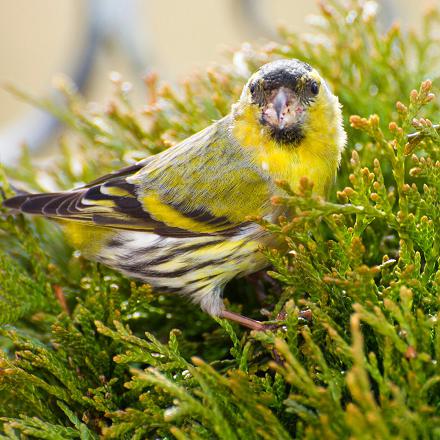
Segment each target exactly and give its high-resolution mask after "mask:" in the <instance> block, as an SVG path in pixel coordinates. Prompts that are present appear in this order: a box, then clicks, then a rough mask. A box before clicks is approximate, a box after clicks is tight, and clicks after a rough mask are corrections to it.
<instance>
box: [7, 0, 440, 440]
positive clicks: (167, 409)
mask: <svg viewBox="0 0 440 440" xmlns="http://www.w3.org/2000/svg"><path fill="white" fill-rule="evenodd" d="M313 22H314V26H315V32H314V33H313V34H308V35H303V36H299V35H298V34H296V33H295V32H291V31H287V30H284V29H282V30H281V33H280V36H281V37H280V42H278V43H271V44H268V45H266V46H264V47H259V48H251V47H249V46H248V45H246V46H244V47H243V48H242V49H241V50H240V51H238V52H236V53H235V54H234V55H233V57H232V62H227V63H225V65H224V66H221V67H216V68H213V69H211V70H208V71H207V72H204V73H200V74H197V75H194V76H193V77H192V78H191V79H190V80H188V81H185V82H183V83H182V84H181V85H180V86H179V87H178V88H177V89H172V88H171V87H170V86H168V85H166V84H163V83H161V82H160V81H159V80H158V78H157V77H156V76H154V75H149V76H148V77H147V78H146V79H145V84H146V88H147V91H148V97H147V99H146V106H145V107H143V108H140V109H139V108H134V107H133V106H132V104H131V101H130V93H133V92H130V90H129V89H130V88H129V87H128V85H127V84H126V83H125V82H124V81H123V80H122V79H121V78H120V77H119V76H118V75H116V74H113V75H112V78H111V80H112V81H113V83H114V89H115V93H114V96H113V97H112V98H111V100H110V101H109V102H108V103H107V104H106V105H105V106H102V107H99V106H97V105H94V106H91V105H88V104H87V103H85V102H83V99H82V98H81V96H79V95H78V94H77V93H76V91H75V89H74V87H73V85H72V84H70V83H69V82H68V80H66V79H62V80H60V81H59V84H58V85H59V90H60V92H61V93H62V95H63V97H64V105H59V104H57V105H55V104H53V103H52V102H49V101H43V102H42V101H35V102H36V103H37V104H38V105H39V106H41V107H43V108H45V109H46V110H48V111H50V112H52V113H54V114H55V115H56V116H57V117H59V118H60V120H62V121H63V122H64V123H65V124H66V126H67V127H68V134H67V135H66V136H65V137H64V138H63V140H62V141H61V142H60V154H59V155H57V159H56V162H54V163H53V164H51V165H50V167H48V168H49V169H48V170H47V171H45V172H44V173H43V172H38V173H35V164H33V163H32V160H31V158H30V156H29V153H28V152H27V151H24V152H23V156H22V160H21V162H20V166H18V167H16V168H14V169H3V171H2V176H1V181H2V189H3V192H4V193H5V195H8V196H9V195H12V194H13V190H12V189H11V188H10V186H9V182H14V183H15V184H16V185H20V186H22V187H23V188H29V189H33V190H44V189H47V188H46V187H45V185H47V182H48V181H50V182H51V184H52V185H54V186H56V187H58V188H59V189H68V188H70V187H72V186H76V185H79V184H80V183H81V182H87V181H89V180H92V179H93V178H96V177H97V176H99V175H101V174H102V173H103V172H105V171H111V170H114V169H116V168H118V167H121V166H123V165H126V164H128V163H130V162H132V161H134V160H136V159H139V158H141V157H144V156H146V155H148V154H150V153H156V152H158V151H161V150H163V149H165V148H167V147H168V146H170V145H172V144H175V143H176V142H178V141H179V140H181V139H184V138H186V137H187V136H188V135H190V134H192V133H194V132H196V131H198V130H200V129H202V128H204V127H205V126H206V125H208V124H209V123H210V121H212V120H213V119H218V118H220V117H222V116H223V115H225V114H226V113H228V112H229V109H230V105H231V103H232V102H233V101H234V100H235V99H237V97H238V96H239V93H240V89H241V87H242V86H243V83H244V81H245V79H246V77H247V75H248V74H249V73H250V72H252V71H253V70H254V69H255V68H256V67H257V66H259V65H261V64H263V63H264V62H267V61H269V60H271V59H274V58H280V57H289V58H292V57H295V58H299V59H302V60H305V61H308V62H310V64H312V65H313V66H315V67H316V68H317V69H319V70H320V72H321V73H322V76H323V77H324V78H326V79H327V80H328V82H329V84H330V85H331V87H332V88H333V91H334V93H335V94H336V95H338V96H339V97H340V100H341V102H342V104H343V106H344V116H345V118H346V124H345V125H346V128H347V130H348V132H349V142H348V148H347V151H346V153H345V156H344V157H343V161H342V164H341V170H340V173H339V176H338V180H337V182H336V185H335V188H334V190H333V193H332V196H331V197H330V199H329V200H328V201H324V200H322V199H319V198H316V197H315V196H313V193H312V183H311V182H308V181H306V180H303V181H302V184H301V189H300V191H299V192H298V193H294V192H292V190H291V189H290V188H289V187H288V186H287V185H286V184H285V183H283V182H280V185H281V186H282V187H283V188H284V189H285V196H283V197H277V198H275V199H274V200H272V202H273V203H274V204H280V205H286V206H289V207H291V210H292V217H290V218H282V219H280V222H279V224H276V225H275V224H266V223H263V224H264V226H265V227H266V228H268V229H269V230H271V231H272V232H273V233H274V234H277V235H279V236H282V237H283V238H284V240H285V241H286V243H287V245H288V249H287V252H285V253H283V254H281V253H280V252H278V251H275V250H272V249H266V250H264V252H265V253H266V255H267V258H268V259H269V260H270V262H271V263H272V267H271V270H270V271H269V275H270V277H271V279H272V281H271V282H267V281H261V280H260V281H258V283H259V284H260V285H259V288H258V290H260V291H261V290H262V288H263V289H264V291H265V293H266V297H265V298H264V299H261V300H260V299H259V295H257V294H256V292H255V287H254V284H255V282H254V283H252V282H250V281H249V280H238V281H234V282H233V283H231V285H230V287H229V289H228V292H227V294H226V296H227V298H226V301H228V303H229V304H228V306H229V307H230V308H231V309H233V310H237V311H242V312H243V313H246V314H247V315H250V316H254V317H256V318H258V319H261V318H262V315H261V309H263V311H264V313H265V315H266V318H265V319H276V318H277V317H282V319H284V320H285V321H284V325H283V326H282V327H280V328H279V329H278V330H274V331H267V332H259V333H256V332H251V333H249V332H247V331H244V330H243V329H241V328H238V327H236V326H235V325H231V324H230V323H228V322H225V321H222V320H218V321H217V322H215V321H214V320H213V319H212V318H210V317H209V316H207V315H206V314H204V313H203V312H201V311H200V310H199V309H198V307H195V306H193V305H191V304H190V303H188V302H187V301H185V300H184V299H182V298H180V297H175V296H167V295H161V294H160V293H154V292H152V291H151V289H150V288H149V286H146V285H142V284H140V283H136V282H133V281H132V280H128V279H126V278H124V277H122V276H121V275H119V274H118V273H115V272H113V271H111V270H110V269H107V268H105V267H103V266H101V265H98V264H95V263H92V262H89V261H87V260H85V259H83V258H82V257H81V255H79V254H78V253H77V252H75V251H74V250H72V249H71V248H69V246H68V245H67V244H66V242H65V239H64V238H63V236H62V234H61V233H60V231H59V230H58V229H57V227H56V226H54V225H53V224H52V223H50V222H48V221H45V220H42V219H33V218H28V217H23V216H11V215H9V214H7V213H6V212H5V211H4V210H3V211H2V213H1V216H0V242H1V250H0V438H1V439H22V438H44V439H53V440H58V439H59V440H61V439H63V440H64V439H71V438H72V439H75V438H79V439H94V438H95V439H98V438H118V439H131V438H134V439H143V438H146V439H153V438H157V439H159V438H160V439H171V438H176V439H179V440H183V439H222V440H231V439H237V440H238V439H249V440H251V439H267V440H269V439H271V440H272V439H291V438H306V439H317V438H326V439H344V438H357V439H378V438H381V439H385V438H396V439H404V438H408V439H420V438H426V439H428V438H439V437H440V366H439V364H438V361H439V358H440V320H439V317H440V316H439V313H440V271H439V257H440V251H439V250H440V249H439V247H440V227H439V225H440V204H439V192H440V134H439V131H438V128H437V127H436V125H435V124H436V123H438V122H439V118H440V112H439V110H440V108H439V107H440V106H439V100H438V98H436V96H435V92H436V91H437V90H438V87H439V85H440V80H439V77H438V73H439V72H440V70H439V68H440V63H439V57H440V49H439V47H440V44H439V43H440V41H439V34H438V29H439V27H440V15H439V12H438V11H436V10H433V9H431V10H429V11H427V12H426V13H425V15H424V17H423V24H422V29H421V32H420V34H417V35H416V34H415V33H413V32H411V31H410V32H403V31H401V30H400V28H399V26H397V25H393V26H392V27H391V28H390V29H388V30H386V31H385V32H382V31H380V30H379V28H380V26H379V25H378V23H377V17H376V10H375V3H374V2H371V1H367V2H364V1H355V0H352V1H349V2H339V1H336V0H331V1H329V2H327V3H324V4H322V5H321V12H320V15H319V16H318V17H315V19H314V20H313ZM436 32H437V33H436ZM22 95H23V94H22ZM23 96H24V95H23ZM25 97H26V99H29V100H31V101H32V100H33V98H31V97H29V96H25ZM262 283H263V284H262ZM306 309H309V310H310V313H309V315H310V316H311V318H310V320H305V319H303V318H301V317H300V316H299V312H300V311H301V310H306Z"/></svg>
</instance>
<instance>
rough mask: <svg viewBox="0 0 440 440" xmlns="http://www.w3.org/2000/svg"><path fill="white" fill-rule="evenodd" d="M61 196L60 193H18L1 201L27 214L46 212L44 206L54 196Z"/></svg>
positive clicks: (10, 207) (6, 205) (4, 204)
mask: <svg viewBox="0 0 440 440" xmlns="http://www.w3.org/2000/svg"><path fill="white" fill-rule="evenodd" d="M59 196H61V194H60V193H48V194H20V195H17V196H14V197H11V198H10V199H6V200H5V201H4V202H3V206H5V207H6V208H9V209H14V210H17V211H21V212H26V213H28V214H43V215H44V214H46V213H45V212H44V208H45V206H46V205H47V204H48V203H49V202H51V201H53V200H54V199H55V198H58V197H59Z"/></svg>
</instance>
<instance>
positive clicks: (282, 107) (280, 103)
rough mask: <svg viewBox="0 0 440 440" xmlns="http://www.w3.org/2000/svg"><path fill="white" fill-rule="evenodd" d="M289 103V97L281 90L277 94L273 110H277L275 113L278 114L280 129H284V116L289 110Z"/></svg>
mask: <svg viewBox="0 0 440 440" xmlns="http://www.w3.org/2000/svg"><path fill="white" fill-rule="evenodd" d="M287 102H288V96H287V94H286V92H285V91H284V90H283V89H282V88H281V89H280V90H279V91H278V93H277V94H276V96H275V99H274V100H273V108H274V109H275V112H276V114H277V119H278V126H279V127H280V128H283V126H284V117H283V116H284V114H285V113H286V110H287Z"/></svg>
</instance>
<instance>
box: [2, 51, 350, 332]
mask: <svg viewBox="0 0 440 440" xmlns="http://www.w3.org/2000/svg"><path fill="white" fill-rule="evenodd" d="M345 142H346V134H345V131H344V129H343V126H342V116H341V107H340V104H339V101H338V98H337V97H336V96H334V95H333V94H332V92H331V91H330V89H329V87H328V86H327V84H326V83H325V81H324V80H323V79H322V78H321V76H320V75H319V73H318V72H317V71H316V70H315V69H313V68H312V67H311V66H310V65H308V64H307V63H304V62H302V61H299V60H295V59H290V60H287V59H285V60H278V61H274V62H271V63H268V64H266V65H264V66H262V67H261V68H260V69H259V70H258V71H257V72H255V73H254V74H253V75H252V76H251V78H250V79H249V81H248V82H247V84H246V85H245V86H244V88H243V92H242V94H241V97H240V99H239V100H238V102H237V103H235V104H234V105H233V106H232V109H231V112H230V113H229V114H228V115H227V116H225V117H224V118H222V119H220V120H219V121H217V122H215V123H213V124H212V125H210V126H209V127H207V128H205V129H204V130H202V131H200V132H199V133H196V134H194V135H193V136H191V137H189V138H188V139H186V140H184V141H183V142H181V143H180V144H178V145H176V146H174V147H172V148H169V149H168V150H166V151H163V152H161V153H159V154H156V155H154V156H150V157H147V158H146V159H144V160H142V161H140V162H138V163H137V164H135V165H132V166H128V167H126V168H123V169H121V170H119V171H117V172H114V173H112V174H109V175H106V176H104V177H102V178H100V179H97V180H95V181H94V182H91V183H90V184H88V185H86V186H84V187H81V188H76V189H73V190H71V191H66V192H58V193H48V194H25V195H18V196H16V197H12V198H10V199H8V200H6V201H5V202H4V204H5V206H7V207H9V208H13V209H16V210H19V211H21V212H25V213H30V214H39V215H44V216H46V217H50V218H53V219H55V220H57V221H59V223H60V224H61V225H62V227H63V228H64V230H65V232H66V234H67V236H68V238H69V239H70V241H71V243H72V245H73V246H74V247H76V248H78V249H80V250H81V251H82V253H83V254H84V256H86V257H88V258H91V259H94V260H96V261H99V262H101V263H103V264H105V265H107V266H110V267H113V268H114V269H116V270H118V271H120V272H122V273H124V274H125V275H127V276H130V277H134V278H137V279H140V280H143V281H145V282H147V283H149V284H151V285H152V286H153V287H155V288H156V289H157V290H158V291H161V292H164V291H167V292H175V293H178V294H183V295H185V296H187V297H189V298H191V299H192V300H193V301H194V302H195V303H198V304H200V306H201V307H202V309H203V310H205V311H206V312H208V313H210V314H211V315H216V316H221V317H225V318H228V319H232V320H235V321H237V322H239V323H241V324H243V325H245V326H248V327H250V328H255V329H261V328H262V324H261V323H259V322H257V321H253V320H251V319H249V318H246V317H243V316H240V315H237V314H235V313H232V312H229V311H227V310H225V309H224V306H223V302H222V292H223V289H224V286H225V285H226V283H227V282H228V281H230V280H231V279H232V278H234V277H241V276H244V275H247V274H251V273H253V272H256V271H258V270H261V269H263V268H264V267H266V266H267V260H266V259H265V257H264V256H263V255H262V253H261V252H260V250H259V249H260V247H261V246H269V247H276V246H279V245H280V243H277V239H276V238H275V237H274V235H272V234H270V233H268V232H267V231H266V230H265V229H264V228H262V227H261V226H260V225H258V224H257V223H254V222H252V221H249V217H250V216H261V217H263V218H265V219H267V220H269V221H272V222H276V221H277V218H278V217H279V215H280V214H282V212H281V211H280V208H279V207H274V206H273V205H272V204H271V197H272V196H274V195H279V194H281V193H282V190H281V189H280V188H279V187H278V186H277V185H276V183H275V182H276V181H277V180H279V179H281V180H285V181H287V182H288V183H289V184H290V185H291V187H292V188H297V187H298V184H299V181H300V179H301V178H302V177H303V176H305V177H307V178H308V179H309V180H311V181H313V182H314V191H315V192H316V193H317V194H319V195H321V196H325V195H326V194H327V191H328V189H329V187H330V186H331V184H332V182H333V180H334V178H335V175H336V172H337V169H338V165H339V162H340V158H341V152H342V150H343V149H344V146H345Z"/></svg>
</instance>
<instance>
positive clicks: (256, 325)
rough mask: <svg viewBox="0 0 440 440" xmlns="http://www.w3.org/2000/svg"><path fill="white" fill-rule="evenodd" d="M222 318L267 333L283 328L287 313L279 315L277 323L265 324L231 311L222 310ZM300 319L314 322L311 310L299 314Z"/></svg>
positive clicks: (283, 312) (282, 312)
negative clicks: (267, 331)
mask: <svg viewBox="0 0 440 440" xmlns="http://www.w3.org/2000/svg"><path fill="white" fill-rule="evenodd" d="M219 317H220V318H224V319H228V320H229V321H233V322H236V323H237V324H240V325H242V326H243V327H247V328H250V329H251V330H256V331H263V332H264V331H266V330H272V331H273V330H277V329H278V328H280V327H282V326H283V322H282V321H284V320H285V319H286V312H285V311H284V310H283V311H281V312H280V313H278V315H277V318H276V321H280V322H279V323H277V322H271V323H264V322H261V321H257V320H255V319H251V318H248V317H246V316H243V315H240V314H238V313H235V312H230V311H229V310H222V311H221V312H220V315H219ZM299 317H300V318H303V319H305V320H307V321H311V320H312V312H311V310H309V309H307V310H302V311H301V312H300V313H299Z"/></svg>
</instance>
